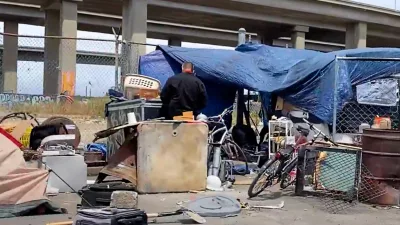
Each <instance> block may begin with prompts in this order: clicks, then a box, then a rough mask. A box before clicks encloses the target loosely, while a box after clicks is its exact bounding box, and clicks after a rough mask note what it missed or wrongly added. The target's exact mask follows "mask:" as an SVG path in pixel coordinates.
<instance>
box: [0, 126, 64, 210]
mask: <svg viewBox="0 0 400 225" xmlns="http://www.w3.org/2000/svg"><path fill="white" fill-rule="evenodd" d="M0 143H1V147H0V218H8V217H15V216H26V215H33V214H38V213H62V211H61V209H59V208H57V207H55V206H53V205H52V204H51V203H50V201H49V200H48V199H47V198H46V196H45V192H46V187H47V180H48V177H49V171H48V170H45V169H38V168H29V167H28V166H27V164H26V162H25V160H24V157H23V153H22V151H21V149H20V148H19V147H20V146H21V144H20V143H19V142H18V141H17V140H16V139H15V138H14V137H12V136H11V135H10V134H8V133H7V132H6V131H5V130H3V129H2V128H0ZM37 209H40V211H39V212H38V211H37Z"/></svg>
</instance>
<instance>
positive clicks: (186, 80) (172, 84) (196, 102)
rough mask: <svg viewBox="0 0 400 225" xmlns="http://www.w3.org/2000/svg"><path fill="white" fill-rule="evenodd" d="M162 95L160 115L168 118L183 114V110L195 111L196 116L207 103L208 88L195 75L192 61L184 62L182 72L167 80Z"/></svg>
mask: <svg viewBox="0 0 400 225" xmlns="http://www.w3.org/2000/svg"><path fill="white" fill-rule="evenodd" d="M160 97H161V101H162V108H161V113H160V114H161V115H160V116H161V117H165V119H167V120H171V119H173V117H174V116H182V114H183V112H193V115H194V116H195V118H196V116H197V115H198V114H200V110H202V109H203V108H204V107H205V106H206V105H207V92H206V89H205V87H204V84H203V82H202V81H201V80H200V79H199V78H197V77H196V76H195V74H194V66H193V64H192V63H190V62H185V63H183V65H182V73H180V74H177V75H175V76H172V77H170V78H169V79H168V80H167V82H166V83H165V85H164V88H163V89H162V91H161V94H160Z"/></svg>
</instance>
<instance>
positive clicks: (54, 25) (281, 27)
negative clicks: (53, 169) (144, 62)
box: [0, 0, 400, 93]
mask: <svg viewBox="0 0 400 225" xmlns="http://www.w3.org/2000/svg"><path fill="white" fill-rule="evenodd" d="M6 2H13V3H21V4H31V5H33V6H35V7H36V10H37V9H39V7H40V8H41V9H42V10H43V12H39V13H42V15H41V16H38V18H39V17H40V18H39V19H38V21H37V24H40V23H43V24H44V25H45V27H46V35H59V36H65V37H76V30H77V29H78V28H81V29H83V30H85V29H87V30H89V29H93V30H96V31H101V30H103V32H104V31H105V30H109V29H108V28H105V29H104V27H112V26H115V24H118V25H117V26H119V24H120V23H121V21H120V18H121V17H122V18H123V19H122V36H123V39H124V40H127V41H133V42H139V43H143V42H145V40H146V38H147V37H156V36H157V35H155V34H152V28H151V27H152V25H151V24H152V23H151V21H162V22H163V23H168V24H167V26H169V24H191V25H192V26H195V27H192V28H191V29H193V30H192V33H191V34H190V35H187V37H190V36H191V37H197V36H200V37H201V35H203V34H202V33H203V32H198V27H211V28H214V29H222V30H237V29H238V28H240V27H244V28H246V30H247V31H249V32H253V33H257V34H258V36H259V37H262V38H260V39H261V40H262V41H263V42H264V43H266V44H273V43H274V42H276V41H274V40H276V39H277V40H279V43H281V44H282V43H283V41H286V42H289V41H288V40H290V45H291V46H293V47H295V48H300V49H301V48H305V47H306V46H307V45H310V43H311V42H307V41H306V40H307V39H309V40H313V41H317V42H318V43H320V42H321V41H323V42H333V43H336V44H338V45H340V46H337V47H338V48H341V47H342V46H346V48H358V47H367V46H368V47H376V46H382V47H389V46H390V47H399V46H400V38H399V37H400V36H399V34H400V32H399V31H397V30H399V29H398V28H400V14H399V12H397V11H393V10H388V9H382V8H377V7H372V6H366V5H361V4H357V3H351V2H348V1H339V0H280V1H276V0H218V1H204V0H12V1H6ZM43 14H44V16H43ZM99 14H101V15H107V16H106V17H109V18H108V19H107V22H106V20H105V19H104V18H101V20H99V21H101V22H94V21H91V22H88V21H89V20H92V19H93V17H96V16H98V15H99ZM2 15H3V16H4V19H5V20H6V21H5V28H6V29H7V30H8V31H10V32H9V33H12V31H14V32H15V27H14V28H13V25H12V24H15V23H18V22H21V23H22V22H23V18H25V22H23V23H27V22H29V21H30V20H29V18H26V17H23V16H20V15H17V16H15V15H14V16H13V15H12V14H11V13H8V14H7V12H6V11H5V12H3V14H2V13H0V18H1V17H2ZM26 15H28V14H26ZM29 15H30V14H29ZM89 17H92V18H89ZM113 20H114V21H117V20H118V21H117V22H112V21H113ZM85 21H86V22H85ZM149 21H150V23H149ZM95 23H97V24H98V25H99V26H95V25H94V24H95ZM104 24H107V25H106V26H104ZM112 24H114V25H112ZM101 25H103V26H101ZM162 26H164V27H165V26H166V24H164V25H162ZM158 29H161V28H157V30H158ZM154 30H156V29H154ZM173 30H174V29H173V27H167V28H165V32H160V33H161V36H158V37H157V38H168V39H171V42H170V43H176V44H179V43H180V41H181V39H179V38H176V37H174V34H171V33H172V32H176V33H177V32H182V31H181V28H176V29H175V31H173ZM6 32H7V31H6ZM165 33H168V35H167V36H165ZM204 33H205V31H204ZM228 33H229V32H228ZM214 34H215V33H214ZM232 34H234V33H232ZM151 35H154V36H151ZM162 35H164V36H162ZM218 35H219V34H218ZM182 36H183V35H182ZM221 36H222V34H221ZM233 36H234V35H233ZM233 36H232V37H233ZM282 38H283V39H282ZM284 38H286V39H284ZM287 38H289V39H287ZM216 39H218V40H221V39H225V40H226V39H228V38H216ZM184 40H185V39H184ZM232 40H233V38H232ZM367 40H368V41H367ZM5 41H6V40H5ZM185 41H189V40H185ZM6 42H7V43H15V40H13V39H12V38H9V40H8V41H6ZM196 42H197V41H196ZM7 43H5V52H7V49H10V50H9V51H10V53H11V54H8V59H5V60H10V62H13V61H15V60H16V56H15V57H10V56H13V54H12V53H15V52H17V48H16V47H15V46H14V48H11V47H10V48H7V46H8V44H7ZM232 43H233V42H232ZM315 44H316V43H313V45H314V46H315ZM284 45H286V44H284ZM317 45H319V44H317ZM10 46H11V44H10ZM66 46H67V43H66V42H64V41H59V42H57V41H54V40H48V41H47V42H46V45H45V59H54V58H56V59H58V60H59V61H60V69H61V72H60V75H59V76H61V74H63V73H65V72H66V73H74V71H75V62H76V50H71V49H69V48H66ZM54 49H56V50H54ZM124 51H127V50H126V49H124ZM144 52H145V49H144V47H139V53H140V54H144ZM45 61H46V60H45ZM11 64H12V63H10V65H11ZM12 69H13V68H10V69H6V73H7V71H11V72H12ZM10 74H12V73H10ZM6 77H13V76H12V75H10V76H6ZM46 77H47V78H48V79H46ZM51 77H53V80H52V81H51V79H52V78H51ZM54 77H55V78H54ZM45 80H50V81H51V82H50V81H49V82H48V86H49V87H50V86H56V89H51V88H50V89H51V90H50V89H49V90H48V91H49V93H50V92H55V91H58V89H57V86H58V88H59V87H60V84H59V85H53V84H54V83H58V80H59V79H58V76H50V75H46V72H45ZM45 83H46V82H45ZM50 84H52V85H50ZM10 85H13V81H11V82H10ZM44 85H45V86H46V84H44ZM47 89H48V88H45V90H47Z"/></svg>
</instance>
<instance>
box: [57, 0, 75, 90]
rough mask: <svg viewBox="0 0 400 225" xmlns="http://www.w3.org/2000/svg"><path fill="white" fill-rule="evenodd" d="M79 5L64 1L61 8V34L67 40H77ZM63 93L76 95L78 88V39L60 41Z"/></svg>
mask: <svg viewBox="0 0 400 225" xmlns="http://www.w3.org/2000/svg"><path fill="white" fill-rule="evenodd" d="M77 21H78V5H77V3H76V2H72V1H65V0H64V1H62V2H61V6H60V34H61V36H62V37H65V38H77V33H78V23H77ZM59 51H60V54H59V60H60V75H61V76H60V77H61V80H62V82H61V92H65V91H68V94H69V95H75V87H76V39H61V41H60V50H59Z"/></svg>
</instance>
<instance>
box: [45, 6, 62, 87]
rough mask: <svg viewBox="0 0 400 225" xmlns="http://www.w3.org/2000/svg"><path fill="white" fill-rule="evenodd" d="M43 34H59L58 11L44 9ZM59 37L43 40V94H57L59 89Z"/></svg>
mask: <svg viewBox="0 0 400 225" xmlns="http://www.w3.org/2000/svg"><path fill="white" fill-rule="evenodd" d="M44 27H45V35H46V36H60V11H58V10H46V11H45V21H44ZM59 50H60V39H58V38H46V39H45V40H44V76H43V94H44V95H57V94H59V93H60V90H61V77H60V67H59V55H60V51H59Z"/></svg>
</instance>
